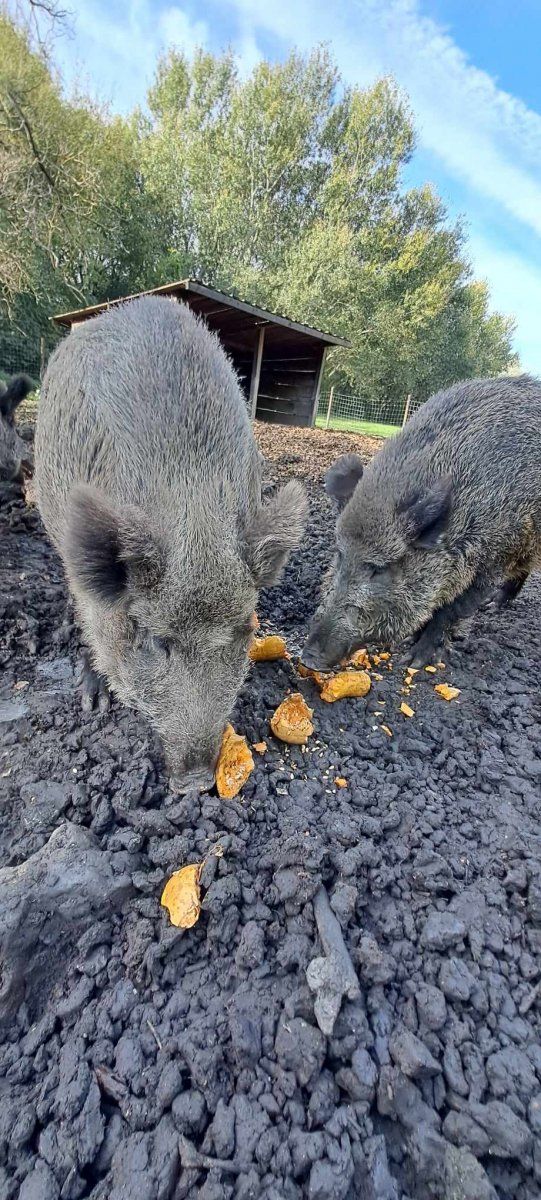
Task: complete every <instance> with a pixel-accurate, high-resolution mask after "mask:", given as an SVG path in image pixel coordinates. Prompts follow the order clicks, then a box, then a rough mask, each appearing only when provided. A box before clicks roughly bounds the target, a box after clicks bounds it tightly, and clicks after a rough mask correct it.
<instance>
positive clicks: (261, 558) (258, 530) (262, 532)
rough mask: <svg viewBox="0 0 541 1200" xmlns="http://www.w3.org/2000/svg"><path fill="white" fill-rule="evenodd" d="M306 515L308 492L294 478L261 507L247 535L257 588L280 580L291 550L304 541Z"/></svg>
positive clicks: (249, 555) (252, 570)
mask: <svg viewBox="0 0 541 1200" xmlns="http://www.w3.org/2000/svg"><path fill="white" fill-rule="evenodd" d="M307 516H308V500H307V498H306V493H305V491H304V488H303V486H302V484H301V483H298V481H297V480H295V479H292V480H291V481H290V483H286V484H285V485H284V487H282V488H280V490H279V491H278V492H276V494H275V495H274V496H273V497H272V498H271V499H270V500H268V501H267V503H266V504H265V505H263V506H262V508H260V510H259V513H258V515H257V517H256V519H255V521H254V523H253V525H252V527H251V528H250V529H249V530H248V534H247V543H248V546H247V554H248V563H249V566H250V570H251V572H252V575H253V577H254V581H255V583H256V585H257V587H271V585H272V584H273V583H276V582H277V580H278V579H279V577H280V575H281V572H282V570H283V568H284V567H285V565H286V562H287V559H288V556H289V554H290V551H291V550H294V549H295V546H297V545H298V543H299V542H300V540H301V537H302V534H303V532H304V527H305V525H306V518H307Z"/></svg>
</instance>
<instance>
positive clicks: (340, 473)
mask: <svg viewBox="0 0 541 1200" xmlns="http://www.w3.org/2000/svg"><path fill="white" fill-rule="evenodd" d="M325 484H326V489H327V491H328V493H329V495H331V496H333V497H334V498H335V500H336V501H337V503H338V508H339V515H338V520H337V525H336V551H337V553H336V559H335V562H334V566H333V568H332V570H331V573H330V578H329V580H328V581H327V586H326V589H325V598H324V600H323V603H322V604H321V607H320V608H319V610H318V612H317V613H316V615H315V617H314V620H313V622H312V624H311V627H310V629H309V635H308V640H307V642H306V645H305V648H304V652H303V661H304V662H305V663H306V665H307V666H311V667H314V668H316V669H319V670H322V669H326V668H330V667H332V666H334V665H335V664H336V663H337V662H339V661H340V660H341V659H342V658H343V657H344V655H347V654H348V653H349V652H350V651H352V650H354V649H356V648H358V647H360V646H362V645H364V644H366V642H372V643H376V644H379V645H382V644H392V643H399V642H401V641H403V640H405V639H408V638H410V637H414V638H416V639H417V640H416V642H415V643H414V649H413V654H412V657H413V661H414V663H415V664H416V665H421V664H426V663H430V662H432V661H435V660H436V659H437V657H438V656H439V655H440V652H441V648H442V644H443V643H444V641H446V640H447V639H448V638H450V637H451V635H452V632H453V630H455V631H456V629H457V627H459V626H460V625H461V624H462V623H464V622H466V621H467V620H468V618H470V617H471V616H472V615H473V614H474V612H475V611H476V609H477V608H478V607H479V606H480V605H483V604H484V602H486V601H488V599H489V598H490V599H491V601H494V602H495V604H496V605H497V606H498V607H499V606H503V605H505V604H506V603H508V602H509V601H510V600H512V599H513V598H514V597H515V596H516V595H517V594H518V592H519V591H520V589H521V588H522V586H523V584H524V583H525V581H526V579H527V577H528V574H529V572H530V571H531V570H532V569H534V568H536V567H540V566H541V384H540V383H539V382H538V381H537V380H535V379H532V378H529V377H528V376H521V377H518V378H498V379H485V380H475V381H470V382H466V383H460V384H456V385H455V386H453V387H451V388H449V389H448V390H447V391H444V392H440V393H438V394H437V395H435V396H432V397H431V399H430V400H428V401H427V403H426V404H424V405H423V406H422V407H421V408H420V409H419V410H418V411H417V412H416V413H415V415H414V416H413V417H412V418H411V420H410V421H408V423H407V425H406V426H405V428H404V429H403V430H402V431H401V432H400V433H399V434H398V435H397V436H396V437H395V438H392V439H391V440H389V441H387V442H386V443H385V445H384V446H383V447H382V449H381V450H380V451H379V452H378V454H376V456H375V458H374V459H373V460H372V462H371V463H370V464H369V465H368V466H367V467H364V469H363V464H362V463H361V461H360V459H359V458H357V456H356V455H346V456H345V457H344V458H342V459H339V460H338V462H337V463H335V465H334V466H333V467H331V469H330V470H329V472H328V474H327V476H326V481H325Z"/></svg>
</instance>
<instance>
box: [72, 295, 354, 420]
mask: <svg viewBox="0 0 541 1200" xmlns="http://www.w3.org/2000/svg"><path fill="white" fill-rule="evenodd" d="M137 294H138V295H140V296H171V297H172V298H175V299H178V300H182V301H183V303H184V304H188V305H189V307H190V308H191V309H193V311H194V312H197V313H199V314H200V315H201V316H202V317H204V319H205V321H206V322H207V324H208V325H209V326H210V328H211V329H214V330H215V332H216V333H217V334H218V336H219V337H220V340H221V341H222V343H223V345H224V347H225V349H226V350H227V353H228V355H229V357H230V358H231V360H232V362H233V365H234V367H235V369H236V371H237V372H238V375H239V378H240V381H241V384H242V387H243V389H244V392H245V395H246V402H247V404H248V408H249V411H250V415H251V416H252V417H253V418H256V419H257V420H259V421H274V422H276V423H278V424H281V425H314V424H315V420H316V414H317V407H318V400H319V390H320V386H321V377H322V374H323V366H324V363H325V354H326V352H327V350H328V348H329V346H347V345H348V344H349V343H348V342H347V341H346V340H345V339H344V338H340V337H334V336H333V335H332V334H330V333H322V332H321V331H320V330H319V329H310V328H309V327H308V326H307V325H301V324H300V323H299V322H298V321H290V320H289V319H288V318H287V317H281V316H278V315H277V314H276V313H271V312H267V311H266V310H265V309H264V308H258V307H257V306H256V305H254V304H246V303H245V302H244V301H243V300H237V298H236V297H235V296H228V295H227V294H226V293H225V292H217V291H216V290H215V288H211V287H207V286H206V284H204V283H200V282H199V280H197V279H183V280H181V281H179V282H177V283H166V284H164V285H163V286H162V287H157V288H151V289H150V290H149V291H148V292H139V293H137ZM135 298H136V297H135V296H122V297H121V298H120V299H118V300H111V301H108V302H107V303H105V304H94V305H91V306H90V307H89V308H81V309H77V310H76V311H74V312H68V313H59V314H58V315H57V316H55V317H53V318H52V320H53V322H54V323H55V324H56V325H59V326H63V327H64V328H66V327H67V328H69V329H71V328H73V326H75V325H80V324H81V322H82V321H86V320H88V319H89V318H90V317H94V316H96V315H97V314H98V313H100V312H102V311H103V310H104V309H107V308H110V307H111V306H112V305H113V304H122V303H124V302H125V301H126V300H134V299H135Z"/></svg>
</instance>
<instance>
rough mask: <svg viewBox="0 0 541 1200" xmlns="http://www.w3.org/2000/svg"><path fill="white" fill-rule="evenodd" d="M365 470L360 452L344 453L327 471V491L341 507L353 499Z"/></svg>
mask: <svg viewBox="0 0 541 1200" xmlns="http://www.w3.org/2000/svg"><path fill="white" fill-rule="evenodd" d="M363 470H364V468H363V464H362V462H361V459H360V458H359V456H358V454H343V455H342V457H341V458H339V459H338V460H337V461H336V462H335V463H334V464H333V466H332V467H331V468H330V469H329V470H328V471H327V474H326V476H325V479H324V484H325V491H326V492H327V494H328V495H329V496H332V497H333V498H334V499H335V500H336V501H337V502H338V507H339V508H345V506H346V504H347V503H348V500H351V497H352V495H353V493H354V491H355V488H356V487H357V484H358V482H359V479H362V475H363Z"/></svg>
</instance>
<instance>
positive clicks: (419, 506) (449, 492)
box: [397, 475, 453, 550]
mask: <svg viewBox="0 0 541 1200" xmlns="http://www.w3.org/2000/svg"><path fill="white" fill-rule="evenodd" d="M452 499H453V481H452V478H451V476H450V475H442V476H441V478H440V479H438V480H436V483H435V484H433V486H432V487H431V488H430V490H429V491H427V492H424V493H421V494H419V493H416V494H415V495H411V496H408V497H406V499H405V500H403V501H402V502H401V503H400V504H399V505H397V512H398V513H400V515H401V516H402V518H403V520H404V522H405V525H406V532H407V537H408V540H409V541H410V542H411V543H412V544H413V545H415V546H419V547H422V549H424V550H432V549H433V548H434V547H435V546H436V545H437V543H438V541H439V539H440V537H441V535H442V533H443V531H444V529H445V527H446V525H447V522H448V520H449V517H450V515H451V506H452Z"/></svg>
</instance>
